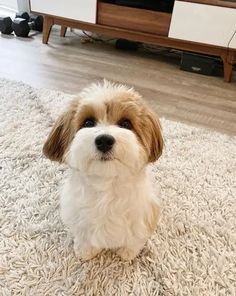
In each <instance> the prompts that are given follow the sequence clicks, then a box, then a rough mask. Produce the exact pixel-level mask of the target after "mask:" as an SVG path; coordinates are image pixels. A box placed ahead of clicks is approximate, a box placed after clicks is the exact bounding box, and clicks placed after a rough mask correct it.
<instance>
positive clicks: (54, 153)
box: [43, 98, 79, 162]
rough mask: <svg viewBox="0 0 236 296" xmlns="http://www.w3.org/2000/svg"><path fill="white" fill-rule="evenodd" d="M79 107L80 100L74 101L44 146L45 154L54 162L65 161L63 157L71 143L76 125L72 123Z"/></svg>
mask: <svg viewBox="0 0 236 296" xmlns="http://www.w3.org/2000/svg"><path fill="white" fill-rule="evenodd" d="M78 106H79V99H78V98H76V99H74V100H73V101H72V102H71V103H70V105H69V107H68V109H67V110H66V111H65V112H64V113H63V114H62V115H61V116H60V117H59V118H58V119H57V121H56V122H55V124H54V126H53V128H52V130H51V132H50V134H49V136H48V138H47V140H46V142H45V144H44V146H43V153H44V155H45V156H46V157H48V158H49V159H51V160H54V161H59V162H62V161H63V155H64V153H65V151H66V150H67V148H68V146H69V144H70V143H71V141H72V139H73V137H74V135H75V133H76V125H75V124H73V123H72V121H73V120H74V118H75V114H76V111H77V109H78Z"/></svg>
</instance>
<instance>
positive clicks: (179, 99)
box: [0, 30, 236, 134]
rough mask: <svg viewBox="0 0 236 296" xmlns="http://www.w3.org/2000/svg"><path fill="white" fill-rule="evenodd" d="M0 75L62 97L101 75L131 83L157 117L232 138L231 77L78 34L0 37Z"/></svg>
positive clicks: (235, 103) (234, 93)
mask: <svg viewBox="0 0 236 296" xmlns="http://www.w3.org/2000/svg"><path fill="white" fill-rule="evenodd" d="M0 77H5V78H9V79H14V80H21V81H24V82H26V83H29V84H30V85H32V86H36V87H43V88H49V89H56V90H61V91H64V92H68V93H78V92H79V91H80V90H81V89H82V88H83V87H84V86H86V85H87V84H88V83H90V82H92V81H94V80H97V79H100V78H103V77H105V78H107V79H110V80H114V81H118V82H121V83H126V84H129V85H133V86H134V87H135V88H137V89H138V90H139V91H140V92H141V93H142V94H143V95H144V97H146V98H147V99H148V101H149V102H150V104H151V105H152V106H153V108H154V109H155V110H156V111H157V112H158V114H159V115H160V116H165V117H166V118H169V119H174V120H178V121H182V122H187V123H191V124H193V125H203V126H206V127H210V128H213V129H214V130H218V131H223V132H226V133H229V134H236V75H235V73H234V77H233V82H232V83H230V84H227V83H225V82H223V79H222V78H217V77H208V76H202V75H197V74H192V73H188V72H183V71H180V70H179V60H178V59H177V58H167V57H162V56H161V55H158V54H151V53H145V52H126V51H119V50H116V49H115V48H114V46H112V45H111V44H103V43H98V42H96V43H86V44H82V43H81V42H80V38H79V37H78V36H75V35H72V33H69V35H68V36H67V37H66V38H62V37H59V33H58V31H57V30H54V31H53V32H52V34H51V38H50V40H49V45H43V44H42V43H41V35H35V36H33V37H32V38H28V39H20V38H15V37H13V36H5V37H3V36H0Z"/></svg>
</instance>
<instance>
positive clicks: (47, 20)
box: [43, 16, 54, 44]
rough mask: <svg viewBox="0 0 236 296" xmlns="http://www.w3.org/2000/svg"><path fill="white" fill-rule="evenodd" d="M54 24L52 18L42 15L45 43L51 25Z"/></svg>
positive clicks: (45, 42)
mask: <svg viewBox="0 0 236 296" xmlns="http://www.w3.org/2000/svg"><path fill="white" fill-rule="evenodd" d="M53 24H54V21H53V18H52V17H49V16H44V21H43V43H44V44H47V43H48V39H49V35H50V33H51V29H52V26H53Z"/></svg>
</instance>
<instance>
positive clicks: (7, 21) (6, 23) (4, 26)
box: [0, 16, 13, 35]
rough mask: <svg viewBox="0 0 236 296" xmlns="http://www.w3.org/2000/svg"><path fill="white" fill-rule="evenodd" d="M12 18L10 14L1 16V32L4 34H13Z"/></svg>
mask: <svg viewBox="0 0 236 296" xmlns="http://www.w3.org/2000/svg"><path fill="white" fill-rule="evenodd" d="M11 25H12V20H11V18H10V17H9V16H0V32H1V33H2V34H7V35H9V34H11V33H12V32H13V30H12V26H11Z"/></svg>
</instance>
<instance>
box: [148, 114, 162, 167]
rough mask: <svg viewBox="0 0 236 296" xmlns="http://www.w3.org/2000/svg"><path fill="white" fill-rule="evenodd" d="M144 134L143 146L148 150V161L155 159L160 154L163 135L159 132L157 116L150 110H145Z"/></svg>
mask: <svg viewBox="0 0 236 296" xmlns="http://www.w3.org/2000/svg"><path fill="white" fill-rule="evenodd" d="M143 132H144V134H145V139H146V141H145V146H146V147H145V148H146V150H147V151H148V161H149V162H154V161H156V160H157V159H158V158H159V157H160V156H161V154H162V150H163V145H164V141H163V137H162V132H161V124H160V122H159V120H158V118H157V116H156V115H155V114H154V113H153V112H152V111H150V110H147V111H146V116H145V117H144V130H143Z"/></svg>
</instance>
